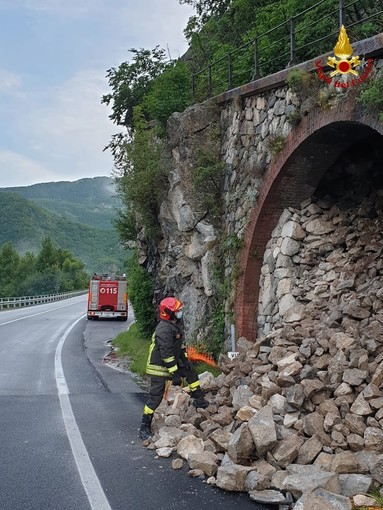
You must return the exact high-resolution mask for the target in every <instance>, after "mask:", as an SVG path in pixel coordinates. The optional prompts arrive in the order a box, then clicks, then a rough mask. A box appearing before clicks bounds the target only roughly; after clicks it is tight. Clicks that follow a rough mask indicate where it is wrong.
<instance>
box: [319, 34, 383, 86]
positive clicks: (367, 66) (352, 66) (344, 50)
mask: <svg viewBox="0 0 383 510" xmlns="http://www.w3.org/2000/svg"><path fill="white" fill-rule="evenodd" d="M334 54H335V57H328V59H327V65H328V66H329V67H332V68H333V69H334V71H331V72H330V74H329V75H327V74H326V73H325V72H324V70H323V67H322V65H321V61H320V60H317V61H316V62H315V66H316V67H317V73H318V76H319V78H320V79H321V80H322V81H325V82H326V83H328V84H330V83H333V85H334V87H340V88H349V87H350V86H355V85H357V84H358V83H362V82H363V81H364V80H365V79H366V78H367V76H368V75H369V74H370V73H371V71H372V68H373V59H372V58H369V59H368V60H367V62H365V61H364V60H361V59H360V58H359V56H357V55H355V56H352V54H353V49H352V46H351V44H350V40H349V38H348V35H347V32H346V29H345V27H344V25H342V26H341V29H340V32H339V37H338V42H337V43H336V45H335V48H334ZM360 72H362V74H360ZM333 78H335V79H334V80H333Z"/></svg>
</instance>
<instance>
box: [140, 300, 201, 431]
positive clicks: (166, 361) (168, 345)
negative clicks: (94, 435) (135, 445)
mask: <svg viewBox="0 0 383 510" xmlns="http://www.w3.org/2000/svg"><path fill="white" fill-rule="evenodd" d="M159 316H160V321H159V323H158V325H157V327H156V330H155V332H154V333H153V337H152V343H151V345H150V348H149V356H148V361H147V365H146V373H147V374H148V375H150V376H151V381H150V390H149V395H148V399H147V402H146V405H145V407H144V414H143V417H142V423H141V427H140V433H139V435H140V438H141V439H148V438H149V437H150V436H151V435H152V431H151V424H152V420H153V415H154V411H155V410H156V409H157V407H158V406H159V405H160V403H161V401H162V398H163V396H164V393H165V387H166V382H167V381H172V383H173V385H174V386H181V385H182V378H185V379H186V381H187V383H188V386H189V389H190V392H191V396H192V398H193V403H194V405H195V406H196V407H202V408H204V409H205V408H206V407H208V405H209V402H208V401H207V400H206V399H205V398H204V395H203V392H202V390H201V387H200V382H199V379H198V374H197V373H196V371H195V370H194V368H193V365H192V363H190V361H189V360H188V358H187V353H186V349H185V348H184V347H183V346H182V341H183V332H182V328H181V319H182V303H181V302H180V301H178V300H177V299H176V298H174V297H167V298H165V299H163V300H162V301H161V303H160V306H159Z"/></svg>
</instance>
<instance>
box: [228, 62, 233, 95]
mask: <svg viewBox="0 0 383 510" xmlns="http://www.w3.org/2000/svg"><path fill="white" fill-rule="evenodd" d="M227 71H228V77H229V80H228V90H231V89H232V88H233V64H232V60H231V53H229V54H228V56H227Z"/></svg>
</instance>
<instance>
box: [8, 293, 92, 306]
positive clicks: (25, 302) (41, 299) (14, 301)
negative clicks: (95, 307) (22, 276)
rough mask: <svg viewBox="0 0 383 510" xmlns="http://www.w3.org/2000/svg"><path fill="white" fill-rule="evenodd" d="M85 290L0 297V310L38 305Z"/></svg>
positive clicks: (75, 294)
mask: <svg viewBox="0 0 383 510" xmlns="http://www.w3.org/2000/svg"><path fill="white" fill-rule="evenodd" d="M87 292H88V291H87V290H80V291H76V292H61V293H60V294H44V295H42V296H22V297H8V298H0V310H8V309H9V308H21V307H25V306H32V305H40V304H42V303H51V302H53V301H60V300H61V299H67V298H71V297H75V296H81V295H83V294H86V293H87Z"/></svg>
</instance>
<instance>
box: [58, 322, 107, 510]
mask: <svg viewBox="0 0 383 510" xmlns="http://www.w3.org/2000/svg"><path fill="white" fill-rule="evenodd" d="M85 316H86V315H83V316H82V317H80V318H79V319H77V320H76V321H75V322H74V323H73V324H72V325H71V326H69V328H68V329H67V330H66V331H65V333H64V334H63V336H62V337H61V338H60V341H59V343H58V345H57V348H56V353H55V377H56V384H57V391H58V395H59V399H60V405H61V412H62V415H63V419H64V424H65V428H66V433H67V436H68V439H69V442H70V445H71V448H72V453H73V456H74V460H75V462H76V465H77V469H78V472H79V474H80V478H81V482H82V484H83V486H84V489H85V492H86V495H87V496H88V500H89V503H90V506H91V508H92V510H112V508H111V506H110V505H109V502H108V500H107V499H106V496H105V493H104V491H103V489H102V487H101V483H100V480H99V479H98V476H97V474H96V472H95V470H94V468H93V465H92V461H91V460H90V458H89V455H88V452H87V450H86V447H85V444H84V442H83V440H82V437H81V433H80V430H79V428H78V426H77V423H76V418H75V417H74V414H73V410H72V406H71V403H70V400H69V396H68V395H69V389H68V385H67V383H66V380H65V375H64V370H63V366H62V359H61V353H62V348H63V345H64V342H65V340H66V338H67V336H68V335H69V333H70V332H71V330H72V329H73V328H74V326H75V325H76V324H77V323H78V322H79V321H80V320H81V319H82V318H83V317H85Z"/></svg>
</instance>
